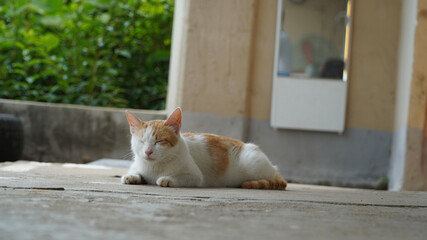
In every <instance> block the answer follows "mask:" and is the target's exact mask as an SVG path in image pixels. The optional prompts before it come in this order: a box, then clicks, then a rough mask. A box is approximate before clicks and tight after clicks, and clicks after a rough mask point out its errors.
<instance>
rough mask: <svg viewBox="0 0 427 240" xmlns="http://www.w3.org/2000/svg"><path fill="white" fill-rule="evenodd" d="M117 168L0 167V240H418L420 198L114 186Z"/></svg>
mask: <svg viewBox="0 0 427 240" xmlns="http://www.w3.org/2000/svg"><path fill="white" fill-rule="evenodd" d="M125 172H126V169H124V168H113V167H102V166H94V165H76V164H51V163H36V162H23V161H20V162H16V163H2V164H0V216H1V218H0V239H134V238H137V239H166V238H168V239H215V240H217V239H426V236H427V192H386V191H373V190H360V189H345V188H335V187H322V186H309V185H299V184H289V188H288V191H266V190H246V189H189V188H181V189H177V188H161V187H157V186H146V185H137V186H136V185H122V184H120V179H119V176H120V175H122V174H124V173H125Z"/></svg>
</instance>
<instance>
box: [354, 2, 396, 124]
mask: <svg viewBox="0 0 427 240" xmlns="http://www.w3.org/2000/svg"><path fill="white" fill-rule="evenodd" d="M400 11H401V1H400V0H375V1H371V0H357V1H355V4H354V21H353V32H352V46H351V47H352V48H351V56H350V77H349V90H348V97H347V99H348V105H347V106H348V107H347V124H346V125H347V126H348V127H357V128H365V129H376V130H384V131H392V130H393V123H394V103H395V92H396V73H397V71H396V69H397V55H398V45H399V43H398V41H399V28H400V14H401V13H400Z"/></svg>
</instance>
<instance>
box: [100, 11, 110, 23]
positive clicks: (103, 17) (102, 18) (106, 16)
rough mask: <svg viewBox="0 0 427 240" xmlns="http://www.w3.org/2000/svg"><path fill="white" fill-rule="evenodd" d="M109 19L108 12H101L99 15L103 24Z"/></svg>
mask: <svg viewBox="0 0 427 240" xmlns="http://www.w3.org/2000/svg"><path fill="white" fill-rule="evenodd" d="M109 20H110V14H108V13H103V14H101V15H99V21H101V22H102V23H103V24H106V23H107V22H108V21H109Z"/></svg>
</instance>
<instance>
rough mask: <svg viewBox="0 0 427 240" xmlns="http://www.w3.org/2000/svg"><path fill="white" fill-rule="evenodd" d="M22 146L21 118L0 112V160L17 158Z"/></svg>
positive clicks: (20, 153) (19, 156)
mask: <svg viewBox="0 0 427 240" xmlns="http://www.w3.org/2000/svg"><path fill="white" fill-rule="evenodd" d="M23 148H24V130H23V127H22V123H21V120H19V118H17V117H15V116H13V115H10V114H0V162H4V161H16V160H19V159H20V158H21V155H22V150H23Z"/></svg>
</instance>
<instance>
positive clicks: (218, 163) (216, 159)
mask: <svg viewBox="0 0 427 240" xmlns="http://www.w3.org/2000/svg"><path fill="white" fill-rule="evenodd" d="M203 136H204V137H205V139H206V141H207V147H208V150H209V154H210V155H211V158H212V171H213V172H214V173H215V174H216V175H223V174H224V173H225V172H226V171H227V169H228V165H229V164H230V157H229V155H230V154H229V153H230V151H229V149H228V146H227V144H226V143H225V142H224V141H222V139H221V137H219V136H215V135H211V134H203Z"/></svg>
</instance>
